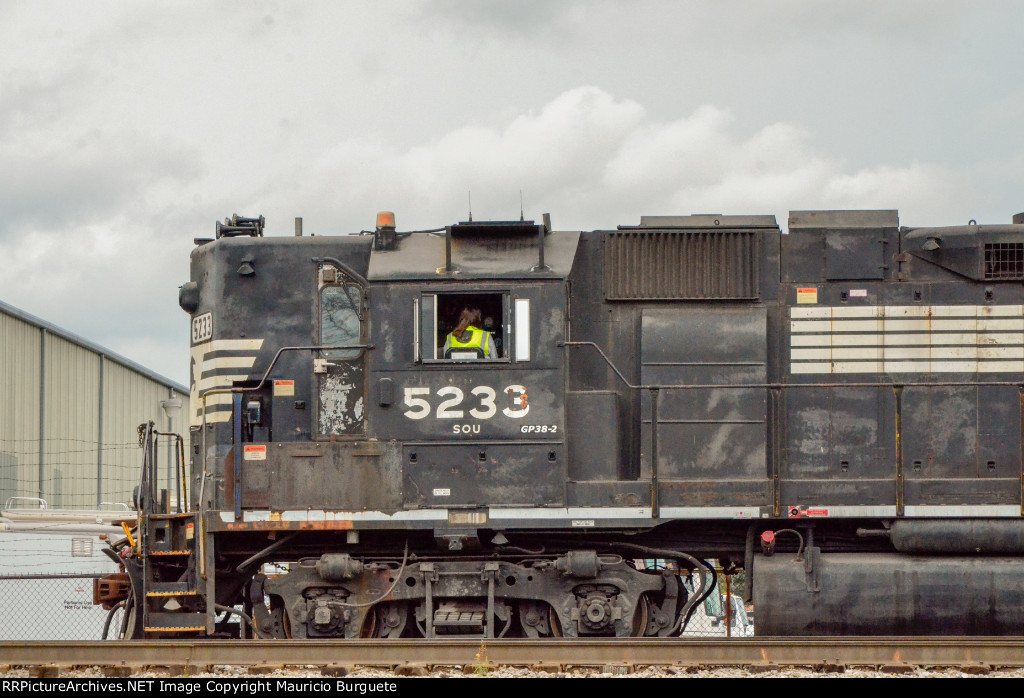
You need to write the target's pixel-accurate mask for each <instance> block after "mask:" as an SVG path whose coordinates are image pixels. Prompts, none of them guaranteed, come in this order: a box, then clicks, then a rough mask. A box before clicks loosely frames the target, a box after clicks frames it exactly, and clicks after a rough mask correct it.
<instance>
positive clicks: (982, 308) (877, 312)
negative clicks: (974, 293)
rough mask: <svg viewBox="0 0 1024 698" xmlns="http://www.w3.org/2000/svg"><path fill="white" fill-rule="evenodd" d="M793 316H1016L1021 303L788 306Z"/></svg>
mask: <svg viewBox="0 0 1024 698" xmlns="http://www.w3.org/2000/svg"><path fill="white" fill-rule="evenodd" d="M789 311H790V312H789V316H790V317H791V318H792V319H794V320H798V319H804V318H807V319H821V318H863V317H897V316H899V317H997V316H1010V317H1017V316H1021V315H1024V306H1021V305H871V306H867V305H860V306H816V307H813V308H808V307H792V308H790V309H789Z"/></svg>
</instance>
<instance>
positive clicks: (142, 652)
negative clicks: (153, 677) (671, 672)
mask: <svg viewBox="0 0 1024 698" xmlns="http://www.w3.org/2000/svg"><path fill="white" fill-rule="evenodd" d="M482 662H485V663H486V664H487V665H488V666H492V667H496V666H538V665H542V666H552V665H560V666H572V667H586V666H607V665H629V666H703V667H712V666H765V665H768V666H873V667H915V666H916V667H952V666H967V665H987V666H989V667H1021V666H1024V637H1009V638H1007V637H998V638H991V637H973V638H971V637H933V638H920V637H908V638H903V637H896V638H893V637H890V638H851V637H841V638H826V637H821V638H736V639H730V640H726V639H707V638H701V639H688V638H673V639H662V640H656V639H604V640H602V639H586V640H583V639H560V640H486V641H485V640H481V639H479V638H476V639H441V640H432V641H424V640H422V639H419V640H415V639H413V640H404V639H402V640H341V641H334V640H317V641H313V640H292V641H274V640H269V641H268V640H251V641H238V640H203V641H195V640H189V641H182V640H140V641H130V642H125V641H108V642H100V641H93V642H73V643H72V642H38V641H34V642H28V641H24V642H19V641H7V642H2V643H0V664H5V665H8V666H53V667H72V666H79V667H81V666H115V667H116V666H121V667H129V668H141V667H148V666H160V667H208V666H217V665H226V666H239V667H303V666H305V667H308V666H321V667H324V666H338V665H350V666H374V667H396V666H402V665H406V664H412V665H426V666H464V665H474V664H480V663H482Z"/></svg>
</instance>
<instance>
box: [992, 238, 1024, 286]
mask: <svg viewBox="0 0 1024 698" xmlns="http://www.w3.org/2000/svg"><path fill="white" fill-rule="evenodd" d="M985 278H986V279H1024V243H1021V242H999V243H986V244H985Z"/></svg>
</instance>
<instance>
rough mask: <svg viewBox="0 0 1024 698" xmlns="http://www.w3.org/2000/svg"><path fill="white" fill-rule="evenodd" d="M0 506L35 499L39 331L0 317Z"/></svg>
mask: <svg viewBox="0 0 1024 698" xmlns="http://www.w3.org/2000/svg"><path fill="white" fill-rule="evenodd" d="M0 399H2V401H3V407H2V409H0V505H2V504H3V503H4V502H6V501H7V498H8V497H13V496H23V497H38V496H39V494H38V478H37V473H38V466H39V330H38V329H37V328H35V327H33V326H32V325H30V324H28V323H27V322H22V321H21V320H18V319H17V318H14V317H11V316H9V315H6V314H4V313H0Z"/></svg>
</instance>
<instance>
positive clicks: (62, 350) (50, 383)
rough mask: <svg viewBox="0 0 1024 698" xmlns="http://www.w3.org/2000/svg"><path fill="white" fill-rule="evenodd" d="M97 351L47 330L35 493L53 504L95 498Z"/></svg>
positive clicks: (82, 503) (81, 502)
mask: <svg viewBox="0 0 1024 698" xmlns="http://www.w3.org/2000/svg"><path fill="white" fill-rule="evenodd" d="M99 375H100V361H99V356H98V355H97V354H95V353H93V352H91V351H89V350H87V349H83V348H82V347H79V346H76V345H74V344H72V343H71V342H69V341H67V340H66V339H62V338H61V337H57V336H55V335H53V334H49V333H48V334H47V336H46V392H45V419H46V421H45V423H44V428H45V430H46V434H45V438H44V439H43V458H42V462H43V467H42V468H41V469H40V471H39V481H40V485H41V486H42V491H43V494H42V495H40V496H41V497H42V498H43V499H45V500H46V501H47V503H48V504H49V505H50V506H52V507H69V506H79V507H83V506H89V505H90V504H95V502H96V494H95V478H94V474H95V470H96V465H95V458H94V457H93V456H94V454H95V451H96V446H97V444H96V435H97V421H96V420H97V416H98V415H97V406H98V405H99Z"/></svg>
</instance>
